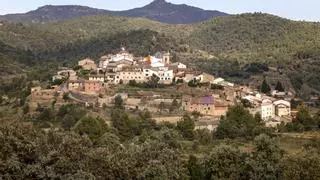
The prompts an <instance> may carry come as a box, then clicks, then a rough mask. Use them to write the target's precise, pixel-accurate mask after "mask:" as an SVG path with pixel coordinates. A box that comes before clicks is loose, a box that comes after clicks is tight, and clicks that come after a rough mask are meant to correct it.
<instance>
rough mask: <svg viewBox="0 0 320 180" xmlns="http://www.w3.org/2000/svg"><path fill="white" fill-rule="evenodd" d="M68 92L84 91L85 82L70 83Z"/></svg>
mask: <svg viewBox="0 0 320 180" xmlns="http://www.w3.org/2000/svg"><path fill="white" fill-rule="evenodd" d="M68 90H69V91H82V90H83V81H68Z"/></svg>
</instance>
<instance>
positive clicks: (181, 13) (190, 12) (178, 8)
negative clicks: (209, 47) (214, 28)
mask: <svg viewBox="0 0 320 180" xmlns="http://www.w3.org/2000/svg"><path fill="white" fill-rule="evenodd" d="M112 14H113V15H120V16H126V17H144V18H148V19H152V20H155V21H159V22H163V23H169V24H188V23H195V22H200V21H204V20H208V19H211V18H213V17H219V16H227V15H228V14H226V13H223V12H219V11H207V10H203V9H200V8H196V7H192V6H188V5H185V4H182V5H176V4H172V3H168V2H166V1H165V0H155V1H153V2H152V3H150V4H148V5H146V6H144V7H141V8H135V9H131V10H128V11H121V12H113V13H112Z"/></svg>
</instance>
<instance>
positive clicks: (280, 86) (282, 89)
mask: <svg viewBox="0 0 320 180" xmlns="http://www.w3.org/2000/svg"><path fill="white" fill-rule="evenodd" d="M275 90H277V91H279V92H284V88H283V86H282V84H281V82H280V81H278V82H277V85H276V87H275Z"/></svg>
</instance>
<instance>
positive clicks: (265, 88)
mask: <svg viewBox="0 0 320 180" xmlns="http://www.w3.org/2000/svg"><path fill="white" fill-rule="evenodd" d="M270 91H271V88H270V86H269V84H268V83H267V81H266V79H264V80H263V82H262V85H261V92H262V93H265V94H268V93H270Z"/></svg>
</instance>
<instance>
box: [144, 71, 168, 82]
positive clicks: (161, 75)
mask: <svg viewBox="0 0 320 180" xmlns="http://www.w3.org/2000/svg"><path fill="white" fill-rule="evenodd" d="M143 75H144V76H145V78H146V81H148V80H150V78H151V77H152V76H153V75H156V76H157V77H159V83H160V84H170V83H172V80H173V78H174V73H173V70H171V69H169V68H168V67H158V68H148V67H146V68H143Z"/></svg>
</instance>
